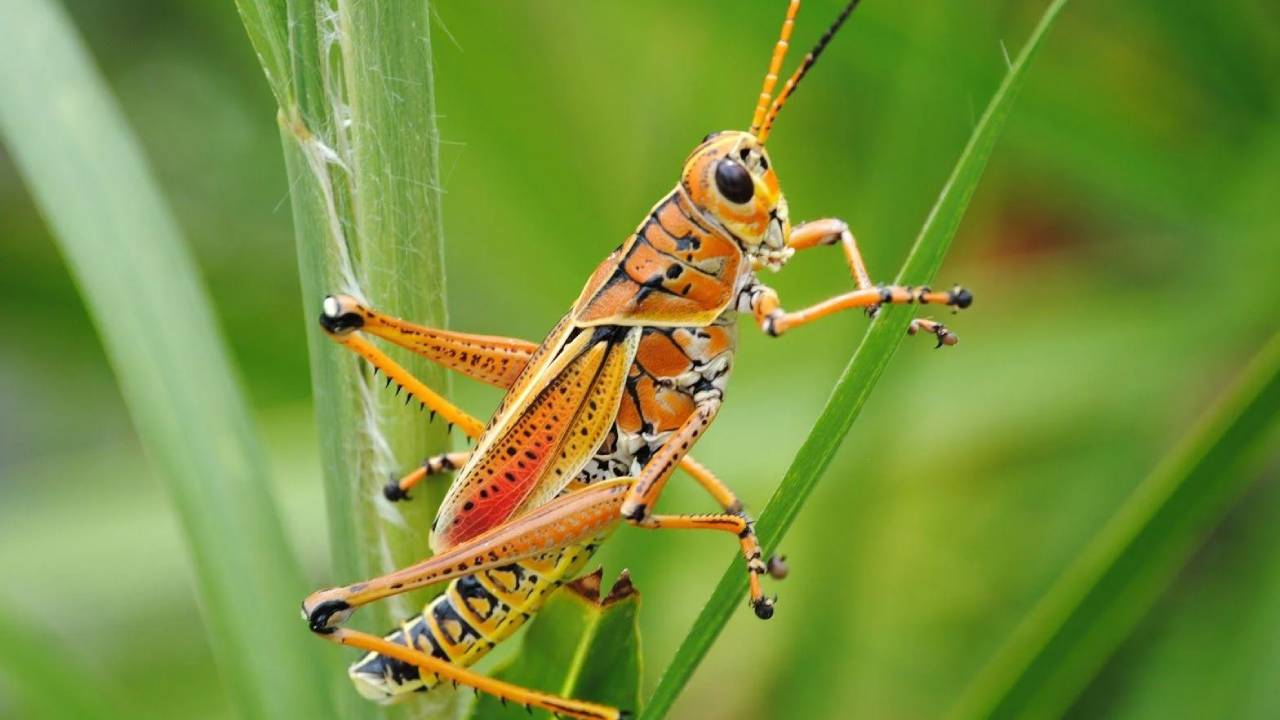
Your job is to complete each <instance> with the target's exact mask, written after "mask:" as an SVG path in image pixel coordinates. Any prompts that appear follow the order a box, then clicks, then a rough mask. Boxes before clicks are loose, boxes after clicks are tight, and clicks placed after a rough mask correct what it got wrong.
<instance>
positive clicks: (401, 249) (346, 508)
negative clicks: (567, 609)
mask: <svg viewBox="0 0 1280 720" xmlns="http://www.w3.org/2000/svg"><path fill="white" fill-rule="evenodd" d="M240 7H241V16H242V18H243V19H244V21H245V25H246V27H247V28H248V29H249V35H250V39H251V40H252V41H253V43H254V46H255V48H257V50H258V54H259V57H260V59H261V60H262V62H263V66H264V69H265V70H266V73H267V76H268V80H269V82H270V83H271V85H272V90H273V92H274V93H275V94H276V98H277V101H278V102H279V103H280V113H279V119H280V127H281V139H282V143H283V145H284V153H285V162H286V166H287V168H288V173H289V183H290V187H291V189H292V190H291V197H292V200H293V216H294V224H295V231H296V233H297V242H298V267H299V272H300V274H301V279H302V295H303V309H304V315H305V322H306V324H307V332H308V335H307V338H308V346H309V349H310V354H311V378H312V387H313V394H314V397H315V406H316V417H317V423H318V425H319V429H320V444H321V452H322V454H323V463H324V472H325V477H324V487H325V493H326V500H327V502H328V515H329V532H330V540H331V543H332V554H333V569H334V573H333V577H332V578H330V580H331V582H332V583H333V584H338V583H349V582H354V581H357V580H360V579H364V578H368V577H372V576H375V575H379V574H383V573H386V572H389V571H391V570H393V569H395V568H398V567H401V566H404V565H408V564H410V563H412V562H415V561H417V560H420V559H421V558H423V557H425V556H427V555H429V554H430V551H429V549H428V546H427V536H428V529H429V527H430V522H431V518H432V517H433V516H434V513H435V509H436V506H437V505H438V502H439V497H434V498H433V497H431V495H432V492H431V488H423V489H421V490H419V491H418V492H416V493H414V497H413V498H412V500H411V501H410V502H402V503H396V504H392V503H389V502H387V501H386V500H385V499H384V498H383V497H382V494H381V491H382V488H383V486H384V485H385V484H386V482H387V481H388V479H389V478H390V477H392V476H393V475H399V474H402V473H404V472H407V471H408V470H409V469H411V468H413V467H415V466H416V465H418V464H419V463H421V462H422V460H423V458H424V457H426V456H427V455H429V454H431V453H435V452H441V451H443V450H445V449H446V447H447V444H448V437H447V434H446V427H445V425H444V424H443V423H436V424H435V425H431V424H430V421H429V420H430V415H429V414H428V413H425V412H420V411H419V406H418V405H417V403H413V404H412V405H410V406H408V407H406V405H405V402H404V400H403V398H400V397H397V394H396V393H393V392H391V391H389V390H384V388H383V386H382V383H381V382H379V380H378V379H377V378H375V377H374V376H373V375H372V374H371V372H370V371H369V368H368V367H367V366H366V365H365V364H364V363H363V362H362V361H358V359H357V358H356V357H355V356H354V355H352V354H351V353H349V352H347V351H346V350H344V349H342V348H340V347H338V346H337V345H335V344H334V343H332V342H330V341H329V340H328V339H327V338H326V337H325V335H324V333H323V332H322V331H321V329H320V328H319V327H318V325H317V323H316V320H315V319H316V317H317V314H318V313H319V308H320V304H321V301H322V300H323V298H324V296H325V295H327V294H331V293H335V292H344V293H348V294H351V295H354V296H356V297H358V298H360V299H362V300H363V301H365V302H367V303H369V304H370V305H372V306H374V307H377V308H378V309H380V310H382V311H384V312H387V313H389V314H391V315H396V316H399V317H405V318H409V319H412V320H414V321H415V322H420V323H424V324H427V325H434V326H444V325H445V324H446V315H445V299H444V264H443V233H442V229H441V228H442V225H441V215H440V189H439V188H440V185H439V172H438V170H439V163H438V138H437V133H436V126H435V105H434V97H433V87H432V74H431V73H432V58H431V45H430V39H429V38H430V28H429V20H430V8H429V6H428V3H426V2H412V3H392V4H381V3H369V2H346V1H345V0H332V1H329V0H315V1H313V0H289V2H288V3H287V14H286V17H287V22H285V19H286V18H282V17H280V12H279V10H278V7H276V6H273V5H271V4H270V3H268V2H265V1H259V2H254V1H253V0H240ZM281 23H283V24H281ZM282 48H287V52H284V51H282ZM286 57H287V61H288V64H287V66H286V65H285V59H284V58H286ZM389 352H390V353H391V354H392V355H393V357H395V359H396V360H397V361H398V362H400V363H401V364H402V365H403V366H404V367H405V368H406V369H408V370H409V371H410V372H412V373H413V374H415V375H416V376H417V377H419V378H420V379H422V380H423V381H424V382H425V383H427V384H428V385H429V386H432V387H434V388H437V389H441V390H442V391H444V390H447V388H448V377H447V376H446V375H445V374H444V371H443V370H442V369H441V368H439V367H438V366H434V365H432V364H430V363H428V362H427V361H426V360H424V359H422V358H420V357H417V356H415V355H412V354H410V353H406V352H402V351H400V350H398V349H396V348H390V349H389ZM426 599H427V596H426V595H425V594H424V593H421V592H420V593H415V594H407V595H404V596H400V597H397V598H393V599H391V600H389V601H387V602H384V603H379V604H377V605H375V606H372V607H370V608H368V609H366V610H362V611H361V612H360V613H359V614H358V615H357V616H356V618H355V620H354V622H355V624H356V625H357V626H360V627H363V628H364V629H367V630H369V631H372V632H384V631H387V630H388V629H389V628H391V627H393V626H394V625H395V624H396V623H398V622H400V621H401V620H403V619H404V618H406V617H408V616H410V615H411V614H413V613H415V612H419V611H421V608H422V603H423V602H424V601H425V600H426ZM334 663H335V665H336V664H337V660H336V659H335V660H334ZM442 694H443V693H433V695H442ZM349 710H350V712H349V715H350V714H355V713H360V712H363V711H362V710H358V709H356V708H349Z"/></svg>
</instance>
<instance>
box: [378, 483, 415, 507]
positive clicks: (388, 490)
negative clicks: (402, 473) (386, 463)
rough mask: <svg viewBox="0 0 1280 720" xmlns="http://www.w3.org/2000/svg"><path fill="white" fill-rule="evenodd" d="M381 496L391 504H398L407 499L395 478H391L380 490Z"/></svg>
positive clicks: (407, 495)
mask: <svg viewBox="0 0 1280 720" xmlns="http://www.w3.org/2000/svg"><path fill="white" fill-rule="evenodd" d="M382 496H383V497H385V498H386V499H387V500H389V501H391V502H399V501H401V500H408V499H409V493H407V492H405V491H404V490H403V489H402V488H401V487H400V481H399V480H396V479H395V478H392V479H391V481H390V482H388V483H387V484H386V485H385V486H384V487H383V488H382Z"/></svg>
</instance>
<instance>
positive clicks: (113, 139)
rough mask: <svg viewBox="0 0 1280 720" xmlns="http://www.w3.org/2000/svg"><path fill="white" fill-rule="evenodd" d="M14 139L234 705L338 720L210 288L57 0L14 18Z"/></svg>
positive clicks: (10, 94)
mask: <svg viewBox="0 0 1280 720" xmlns="http://www.w3.org/2000/svg"><path fill="white" fill-rule="evenodd" d="M0 132H2V133H3V138H4V141H5V143H6V145H7V147H8V149H9V151H10V152H11V153H12V155H13V157H14V159H15V160H16V162H17V165H18V168H19V170H20V171H21V173H22V175H23V177H24V179H25V181H26V183H27V186H28V187H29V188H30V190H31V193H32V195H33V197H34V198H35V200H36V203H37V204H38V205H39V207H40V210H41V212H42V213H43V214H44V217H45V220H46V221H47V222H48V224H49V226H50V228H51V229H52V231H53V233H54V236H55V238H56V240H57V241H58V245H59V248H60V249H61V251H62V253H63V255H64V256H65V258H66V261H67V264H68V266H69V267H70V269H71V273H72V275H73V276H74V277H75V280H76V282H77V284H78V285H79V287H80V292H81V294H82V295H83V297H84V301H85V304H86V306H87V308H88V310H89V314H90V315H91V317H92V319H93V321H94V323H95V325H96V327H97V329H98V333H99V335H100V336H101V338H102V342H103V345H104V346H105V348H106V352H107V357H108V359H109V361H110V363H111V366H112V368H113V370H114V371H115V374H116V377H117V379H118V381H119V384H120V390H121V393H122V395H123V396H124V400H125V403H126V404H127V406H128V409H129V413H130V415H131V417H132V419H133V422H134V425H135V427H136V429H137V433H138V437H139V439H140V440H141V442H142V445H143V446H144V448H145V449H146V451H147V454H148V456H149V459H150V461H151V462H152V463H154V464H155V466H156V467H157V470H158V473H157V474H158V475H160V477H162V478H163V479H164V481H165V482H166V483H167V484H168V488H169V491H170V494H171V495H172V497H173V500H174V503H175V506H176V509H177V512H178V515H179V517H180V519H181V521H182V527H183V530H184V531H185V534H186V539H187V542H188V544H189V547H190V552H191V556H192V566H193V568H194V571H195V577H196V584H197V588H198V591H199V594H200V598H201V603H200V604H201V607H202V610H203V613H204V619H205V624H206V626H207V631H208V636H209V643H210V645H211V647H212V649H213V653H214V656H215V658H216V660H217V661H218V665H219V669H220V671H221V674H222V678H223V681H224V682H225V683H226V685H227V687H228V689H229V691H230V695H231V697H232V701H233V703H234V705H235V706H236V707H237V709H238V710H239V712H240V714H241V716H243V717H246V718H285V717H325V716H329V715H331V714H332V711H331V709H330V708H329V706H328V703H327V701H326V700H327V697H328V696H327V694H326V692H325V683H324V677H323V675H322V674H321V673H320V672H319V668H318V664H317V660H316V659H315V653H314V647H313V646H311V645H308V643H309V642H314V641H310V640H308V638H307V637H306V633H305V631H301V622H300V621H299V620H298V602H299V600H300V598H301V597H302V596H303V595H304V594H305V591H306V588H305V586H304V585H303V583H302V582H301V578H300V573H299V569H298V567H297V564H296V562H295V559H294V557H293V555H292V553H291V552H290V549H289V548H288V546H287V544H286V541H285V538H284V533H283V531H282V529H281V525H280V521H279V518H278V517H277V514H276V506H275V503H274V501H273V499H272V497H271V495H270V493H269V492H268V487H269V486H270V483H269V482H268V479H267V476H266V471H265V469H264V465H263V461H262V457H261V452H260V448H259V446H258V439H257V435H256V430H255V428H254V427H253V424H252V423H251V422H250V419H249V413H248V409H247V407H246V403H245V400H244V398H243V395H242V393H241V390H240V387H239V383H238V382H237V380H236V378H235V375H234V373H233V371H232V368H231V366H230V364H229V361H228V359H227V353H226V350H225V348H224V346H223V343H222V341H221V339H220V337H219V334H218V331H217V329H216V323H215V320H214V316H213V311H212V309H211V308H210V306H209V300H208V297H207V296H206V294H205V289H204V285H203V283H202V282H201V279H200V276H199V274H198V272H197V270H196V267H195V264H194V263H193V261H192V259H191V256H190V255H189V254H188V251H187V248H186V246H185V245H184V244H183V241H182V238H181V235H180V233H179V231H178V228H177V225H176V223H175V222H174V220H173V217H172V216H171V215H170V213H169V210H168V209H167V207H166V206H165V203H164V201H163V199H162V198H161V194H160V191H159V189H158V187H157V186H156V183H155V180H154V179H153V178H152V176H151V172H150V170H149V169H148V168H147V165H146V162H145V160H144V159H143V156H142V152H141V150H140V149H139V147H138V144H137V141H136V139H135V138H134V136H133V133H132V132H131V131H130V129H129V127H128V126H127V125H126V123H125V121H124V118H123V116H122V115H121V112H120V109H119V108H118V107H117V106H116V103H115V101H114V99H113V98H112V97H111V95H110V93H109V91H108V90H107V87H106V85H105V83H104V82H103V80H102V78H101V77H100V76H99V74H98V71H97V70H96V68H95V67H94V65H93V61H92V60H91V58H90V57H89V55H88V53H87V51H86V50H85V48H84V46H83V44H82V42H81V40H80V38H79V36H78V35H77V33H76V31H75V29H74V28H73V27H72V26H71V23H70V21H69V20H68V19H67V17H66V15H65V14H64V13H63V11H62V10H61V9H60V8H59V7H58V6H57V5H56V4H55V3H53V2H50V1H48V0H13V1H12V2H9V3H7V5H6V7H5V20H4V22H2V23H0ZM192 142H198V139H196V138H192ZM119 561H120V562H121V563H128V562H133V560H131V559H130V558H128V557H121V558H120V559H119Z"/></svg>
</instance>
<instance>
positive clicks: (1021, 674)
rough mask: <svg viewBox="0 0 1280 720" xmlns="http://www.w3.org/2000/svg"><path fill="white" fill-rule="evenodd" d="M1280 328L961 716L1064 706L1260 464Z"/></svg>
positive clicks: (968, 699) (1030, 619)
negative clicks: (1255, 463) (1255, 464)
mask: <svg viewBox="0 0 1280 720" xmlns="http://www.w3.org/2000/svg"><path fill="white" fill-rule="evenodd" d="M1276 408H1280V334H1277V335H1275V336H1273V337H1272V339H1271V341H1270V342H1269V343H1268V344H1267V346H1266V347H1265V348H1264V349H1263V350H1262V352H1261V353H1260V354H1259V355H1258V357H1257V358H1256V359H1255V360H1254V361H1253V362H1252V363H1251V364H1250V366H1249V368H1248V369H1247V370H1246V371H1245V372H1244V373H1243V376H1242V379H1241V380H1240V381H1239V382H1238V383H1237V384H1236V386H1235V388H1234V389H1233V390H1232V391H1231V392H1230V394H1229V395H1228V397H1227V398H1226V400H1225V401H1224V402H1223V403H1222V404H1221V405H1220V406H1219V407H1218V408H1217V409H1216V410H1214V411H1213V412H1211V413H1210V414H1208V415H1206V416H1205V417H1204V418H1203V420H1202V421H1201V422H1200V424H1199V425H1198V427H1197V428H1195V429H1194V430H1193V431H1192V432H1191V433H1190V434H1189V435H1188V436H1187V437H1186V438H1185V439H1184V440H1183V441H1182V442H1181V443H1180V444H1179V445H1178V446H1177V447H1176V448H1175V449H1174V450H1173V452H1172V453H1170V455H1169V456H1168V457H1167V458H1166V459H1165V460H1164V461H1163V462H1162V463H1161V464H1160V466H1159V467H1158V468H1157V469H1156V470H1155V471H1154V472H1153V473H1152V474H1151V475H1150V476H1149V477H1148V478H1147V479H1146V480H1145V481H1144V482H1143V483H1142V485H1140V486H1139V487H1138V488H1137V489H1136V490H1135V492H1134V493H1133V495H1132V496H1131V497H1130V498H1129V499H1128V500H1127V501H1126V502H1125V504H1124V506H1123V507H1121V508H1120V510H1119V512H1118V513H1117V514H1116V515H1115V517H1114V518H1112V520H1111V521H1110V522H1109V523H1108V524H1107V526H1106V527H1105V528H1104V529H1103V530H1102V531H1101V532H1100V533H1099V534H1098V535H1097V536H1096V537H1095V538H1094V540H1093V541H1092V542H1091V543H1090V544H1089V545H1088V546H1087V547H1086V548H1085V549H1084V551H1083V552H1082V553H1081V554H1080V555H1079V556H1078V557H1077V559H1076V560H1075V562H1074V563H1073V564H1072V565H1071V567H1070V568H1069V569H1068V570H1067V571H1066V572H1065V573H1064V574H1063V575H1062V576H1061V577H1060V578H1059V580H1058V581H1057V583H1055V585H1054V586H1053V587H1052V588H1050V590H1049V592H1048V593H1047V594H1046V595H1045V597H1044V598H1043V600H1041V602H1040V603H1039V604H1038V605H1037V606H1036V608H1035V609H1034V610H1032V612H1031V613H1030V614H1029V615H1028V616H1027V617H1026V618H1025V619H1024V621H1023V622H1022V624H1021V626H1020V627H1019V628H1018V630H1017V631H1015V633H1014V634H1013V636H1012V637H1011V638H1010V640H1009V642H1008V643H1007V644H1006V645H1005V646H1004V648H1002V649H1001V650H1000V652H998V653H997V654H996V656H995V658H994V659H993V660H992V661H991V662H990V663H989V664H988V665H987V667H986V668H985V670H983V672H981V673H980V674H979V675H978V677H977V678H976V679H975V681H974V682H973V683H972V684H971V685H970V688H969V690H968V691H967V692H966V694H965V695H964V696H963V697H962V698H961V700H960V702H959V703H958V705H957V706H956V709H955V711H954V713H953V716H954V717H958V718H986V717H1001V718H1013V717H1053V716H1058V715H1061V714H1062V713H1063V712H1064V711H1065V710H1066V709H1067V708H1068V707H1069V706H1070V704H1071V702H1072V701H1073V700H1074V699H1075V697H1076V696H1077V695H1078V694H1079V692H1080V691H1081V690H1082V689H1083V688H1084V686H1085V685H1086V684H1087V683H1088V682H1089V680H1090V679H1091V678H1093V676H1094V675H1095V674H1096V673H1097V671H1098V670H1099V669H1100V668H1101V667H1102V665H1103V663H1104V662H1105V661H1106V660H1107V658H1108V657H1110V656H1111V654H1112V652H1114V651H1115V649H1116V648H1117V647H1118V646H1119V644H1120V643H1121V642H1122V641H1123V640H1124V638H1126V637H1127V636H1128V635H1129V633H1130V632H1131V631H1132V630H1133V628H1134V626H1135V625H1136V624H1137V623H1138V621H1139V620H1140V619H1141V618H1142V616H1143V615H1144V614H1145V613H1146V612H1147V610H1148V609H1150V607H1151V606H1152V604H1153V603H1155V601H1156V599H1157V598H1158V597H1159V596H1160V594H1161V593H1162V592H1163V591H1164V589H1165V588H1167V587H1168V586H1169V584H1170V583H1171V582H1172V580H1173V578H1174V577H1175V576H1176V574H1177V572H1178V570H1179V569H1180V568H1182V567H1183V566H1184V565H1185V563H1186V561H1187V560H1188V559H1189V558H1190V557H1191V555H1192V553H1193V552H1194V551H1195V549H1196V547H1198V545H1199V544H1200V542H1201V541H1202V540H1203V539H1204V538H1205V536H1206V535H1207V534H1208V533H1209V531H1210V530H1212V528H1213V527H1214V526H1215V525H1216V524H1217V522H1218V521H1219V520H1220V519H1221V518H1222V517H1223V515H1224V514H1225V513H1226V512H1227V510H1229V509H1230V507H1231V505H1232V501H1234V500H1236V499H1238V498H1239V497H1240V495H1241V493H1242V492H1243V491H1244V490H1245V489H1246V488H1247V487H1248V485H1249V482H1250V481H1251V480H1253V479H1255V478H1256V474H1254V473H1250V472H1248V470H1249V469H1251V465H1252V464H1251V462H1250V461H1251V460H1253V459H1256V456H1257V453H1256V452H1255V451H1256V450H1257V449H1258V446H1259V445H1260V444H1262V443H1263V442H1264V441H1265V439H1266V438H1267V437H1268V436H1269V433H1271V432H1272V431H1274V429H1275V428H1276V427H1277V423H1278V422H1280V415H1277V413H1276Z"/></svg>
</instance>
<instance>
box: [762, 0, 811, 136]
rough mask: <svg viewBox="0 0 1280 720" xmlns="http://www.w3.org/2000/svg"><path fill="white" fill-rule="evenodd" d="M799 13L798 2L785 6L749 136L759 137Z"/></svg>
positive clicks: (793, 0) (795, 0) (794, 0)
mask: <svg viewBox="0 0 1280 720" xmlns="http://www.w3.org/2000/svg"><path fill="white" fill-rule="evenodd" d="M798 12H800V0H791V4H790V5H788V6H787V17H786V19H784V20H783V21H782V31H781V32H779V33H778V42H777V43H776V44H775V45H774V46H773V57H771V58H770V59H769V71H768V72H766V73H765V75H764V87H763V88H761V89H760V100H759V101H758V102H757V103H756V112H755V114H754V115H753V116H752V117H751V134H752V135H759V134H760V128H761V127H763V126H764V117H765V112H766V111H767V110H768V109H769V101H770V100H772V99H773V87H774V86H775V85H777V84H778V72H779V71H780V70H782V61H783V60H785V59H786V57H787V48H788V47H790V43H791V30H792V28H794V27H795V26H796V13H798Z"/></svg>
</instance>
